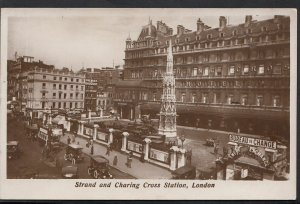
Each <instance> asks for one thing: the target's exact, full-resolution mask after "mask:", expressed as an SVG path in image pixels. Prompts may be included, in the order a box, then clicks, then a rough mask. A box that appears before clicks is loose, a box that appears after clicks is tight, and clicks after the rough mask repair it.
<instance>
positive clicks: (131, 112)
mask: <svg viewBox="0 0 300 204" xmlns="http://www.w3.org/2000/svg"><path fill="white" fill-rule="evenodd" d="M130 120H133V108H132V107H131V108H130Z"/></svg>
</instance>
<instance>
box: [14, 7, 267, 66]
mask: <svg viewBox="0 0 300 204" xmlns="http://www.w3.org/2000/svg"><path fill="white" fill-rule="evenodd" d="M174 11H175V10H166V9H146V10H145V9H144V10H128V9H127V10H120V9H115V10H114V9H110V10H107V9H101V10H100V11H95V10H93V11H92V12H86V15H85V13H84V12H80V15H77V16H71V15H64V12H61V13H59V14H57V15H53V14H52V15H51V16H50V17H49V16H45V15H44V16H43V17H41V16H38V15H37V16H29V17H28V16H27V17H24V16H19V17H10V18H9V19H8V58H9V59H14V54H15V52H17V53H18V55H19V56H20V55H26V56H33V57H34V58H35V60H42V61H44V62H45V63H47V64H53V65H55V67H57V68H62V67H69V68H71V67H72V69H73V70H79V69H80V68H82V67H104V66H112V65H113V61H114V64H115V65H118V64H123V63H124V62H123V59H124V49H125V40H126V38H127V37H128V35H129V33H130V36H131V39H132V40H136V39H137V37H138V35H139V33H140V31H141V28H142V26H143V25H146V24H148V21H149V17H150V19H152V22H153V24H154V25H155V26H156V22H157V21H158V20H162V21H163V22H165V23H166V24H167V25H168V26H170V27H172V28H173V30H174V33H175V32H176V27H177V25H184V26H185V27H186V28H188V29H191V30H193V31H194V30H196V22H197V19H198V18H201V20H202V21H203V22H205V23H206V24H207V25H209V26H212V27H217V26H218V24H219V16H208V15H207V14H205V15H203V14H202V12H199V10H196V9H191V10H188V12H187V10H176V12H174ZM93 12H94V13H95V15H93ZM91 13H92V15H91ZM96 13H97V15H96ZM66 14H67V13H66ZM218 15H224V16H226V17H228V18H229V24H239V23H243V22H244V19H245V16H244V15H246V13H245V14H244V15H243V16H239V15H231V16H229V15H228V13H224V14H222V13H220V14H218ZM266 18H272V16H271V15H269V16H266V15H265V16H258V15H253V19H254V20H261V19H266Z"/></svg>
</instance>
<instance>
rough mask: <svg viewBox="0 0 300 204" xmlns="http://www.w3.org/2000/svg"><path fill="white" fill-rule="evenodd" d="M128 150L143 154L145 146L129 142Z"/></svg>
mask: <svg viewBox="0 0 300 204" xmlns="http://www.w3.org/2000/svg"><path fill="white" fill-rule="evenodd" d="M127 149H128V150H130V151H134V152H138V153H143V145H142V144H139V143H136V142H133V141H128V145H127Z"/></svg>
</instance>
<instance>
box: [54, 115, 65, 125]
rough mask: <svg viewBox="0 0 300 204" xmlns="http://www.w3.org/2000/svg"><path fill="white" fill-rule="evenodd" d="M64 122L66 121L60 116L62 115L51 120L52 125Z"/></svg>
mask: <svg viewBox="0 0 300 204" xmlns="http://www.w3.org/2000/svg"><path fill="white" fill-rule="evenodd" d="M65 121H66V118H65V116H62V115H57V116H56V117H55V118H54V119H53V120H52V123H55V124H58V125H60V124H65Z"/></svg>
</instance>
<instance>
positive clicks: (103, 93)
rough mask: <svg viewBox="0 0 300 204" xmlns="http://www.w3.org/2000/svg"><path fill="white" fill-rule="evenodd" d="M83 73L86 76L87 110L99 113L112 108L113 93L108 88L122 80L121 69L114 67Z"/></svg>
mask: <svg viewBox="0 0 300 204" xmlns="http://www.w3.org/2000/svg"><path fill="white" fill-rule="evenodd" d="M81 72H83V73H85V74H86V82H87V84H86V92H85V109H86V110H91V111H93V112H95V111H97V112H99V111H100V109H101V108H104V107H105V110H107V108H108V107H111V103H112V102H111V101H112V93H111V91H108V89H110V88H108V86H111V85H113V84H115V83H116V82H117V81H118V80H119V78H120V72H121V70H120V69H116V68H112V67H104V68H101V69H99V68H87V69H86V70H82V71H81Z"/></svg>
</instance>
